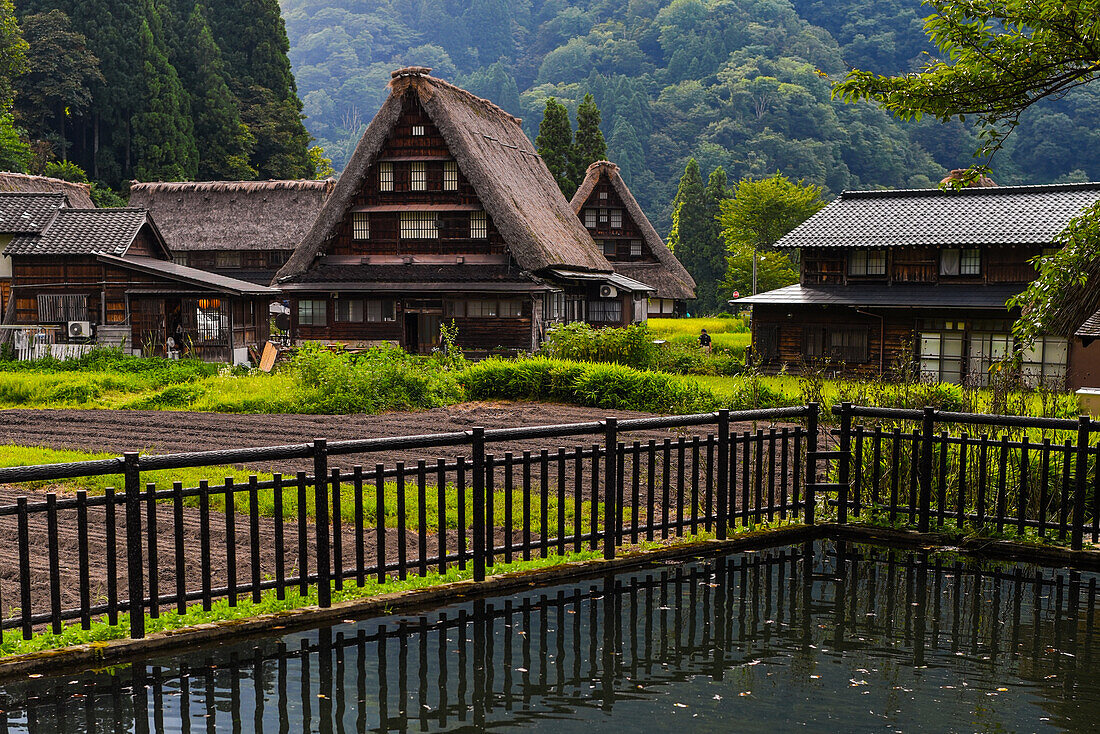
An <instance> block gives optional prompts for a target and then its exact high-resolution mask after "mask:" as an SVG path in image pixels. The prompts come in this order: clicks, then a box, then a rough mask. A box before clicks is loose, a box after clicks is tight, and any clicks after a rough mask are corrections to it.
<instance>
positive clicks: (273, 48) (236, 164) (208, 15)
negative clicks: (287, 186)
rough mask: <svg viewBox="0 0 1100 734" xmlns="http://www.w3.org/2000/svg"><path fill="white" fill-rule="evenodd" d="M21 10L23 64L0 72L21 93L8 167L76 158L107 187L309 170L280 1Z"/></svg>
mask: <svg viewBox="0 0 1100 734" xmlns="http://www.w3.org/2000/svg"><path fill="white" fill-rule="evenodd" d="M14 13H15V20H16V21H17V23H18V28H16V27H15V26H14V25H11V24H10V21H11V18H10V15H11V7H10V3H9V4H8V7H7V8H6V9H4V8H0V21H3V20H4V17H2V16H8V17H7V20H8V22H9V25H11V28H12V29H13V32H16V33H18V34H20V35H22V37H23V40H24V42H25V46H24V56H25V63H24V64H23V65H22V68H21V69H0V76H4V74H5V72H7V76H8V78H9V79H11V80H12V81H11V84H12V86H13V91H14V115H13V116H8V117H7V118H6V120H0V139H6V140H7V141H8V143H9V145H8V146H4V145H2V144H0V157H4V158H6V160H4V161H3V163H5V164H6V165H5V166H4V167H6V168H17V169H20V168H21V169H24V170H29V171H31V172H34V173H41V172H50V173H61V174H64V175H68V176H70V177H71V176H79V175H80V174H79V172H76V170H75V169H74V168H73V167H72V166H73V165H76V166H79V167H80V168H82V169H83V170H84V171H85V172H86V173H87V175H88V176H89V177H91V178H92V179H93V180H94V181H98V182H102V183H105V184H107V185H109V186H112V187H119V186H122V185H124V184H125V182H126V181H128V180H130V179H131V178H137V179H141V180H146V181H150V180H187V179H196V178H198V179H226V178H228V179H254V178H301V177H309V176H311V175H313V173H314V170H315V163H316V158H315V157H312V158H311V154H310V151H309V144H310V136H309V133H307V132H306V129H305V127H304V125H303V123H302V114H301V112H302V103H301V101H300V100H299V98H298V94H297V89H296V86H295V82H294V76H293V74H292V73H291V68H290V63H289V61H288V58H287V52H288V50H289V44H288V41H287V36H286V30H285V27H284V25H283V21H282V18H281V16H280V13H279V6H278V3H277V2H276V0H216V1H215V2H210V3H208V4H204V3H203V2H202V0H16V1H15V5H14ZM18 72H22V73H18ZM0 86H3V85H0ZM3 101H4V98H3V95H0V102H3ZM6 111H7V110H6V109H0V112H6ZM13 131H15V132H18V134H20V135H21V137H22V138H23V140H24V143H25V145H24V148H23V150H22V151H19V150H17V149H15V148H13V147H12V145H11V143H12V141H13V139H14V138H13V135H12V133H13ZM5 133H6V138H5ZM4 151H6V153H5V152H4Z"/></svg>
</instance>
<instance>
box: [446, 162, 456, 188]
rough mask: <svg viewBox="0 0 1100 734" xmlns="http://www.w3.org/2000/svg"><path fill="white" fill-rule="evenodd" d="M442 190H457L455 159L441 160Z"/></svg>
mask: <svg viewBox="0 0 1100 734" xmlns="http://www.w3.org/2000/svg"><path fill="white" fill-rule="evenodd" d="M443 190H444V191H458V163H457V162H456V161H444V162H443Z"/></svg>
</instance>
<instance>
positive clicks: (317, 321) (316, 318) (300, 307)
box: [296, 298, 328, 326]
mask: <svg viewBox="0 0 1100 734" xmlns="http://www.w3.org/2000/svg"><path fill="white" fill-rule="evenodd" d="M296 310H297V312H298V325H299V326H328V301H326V300H325V299H323V298H305V299H302V300H300V301H298V302H297V304H296ZM303 316H305V318H304V319H303Z"/></svg>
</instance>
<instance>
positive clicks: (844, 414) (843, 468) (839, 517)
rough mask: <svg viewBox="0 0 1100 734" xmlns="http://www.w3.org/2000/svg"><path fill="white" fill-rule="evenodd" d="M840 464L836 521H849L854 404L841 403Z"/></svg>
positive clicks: (842, 522) (841, 522)
mask: <svg viewBox="0 0 1100 734" xmlns="http://www.w3.org/2000/svg"><path fill="white" fill-rule="evenodd" d="M840 452H841V456H840V466H839V467H837V484H838V485H840V486H839V487H837V491H836V521H837V522H838V523H840V524H841V525H843V524H844V523H846V522H848V479H849V477H850V476H851V462H852V404H851V403H841V404H840Z"/></svg>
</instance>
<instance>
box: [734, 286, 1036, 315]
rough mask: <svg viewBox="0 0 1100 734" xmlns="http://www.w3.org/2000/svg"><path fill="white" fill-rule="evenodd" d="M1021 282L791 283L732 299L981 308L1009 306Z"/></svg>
mask: <svg viewBox="0 0 1100 734" xmlns="http://www.w3.org/2000/svg"><path fill="white" fill-rule="evenodd" d="M1023 288H1024V286H1021V285H1019V284H1017V285H937V284H929V285H920V284H904V285H877V286H860V287H846V286H831V287H830V286H803V285H790V286H787V287H785V288H777V289H775V290H772V291H767V292H766V293H758V294H756V295H755V296H747V297H745V298H738V299H735V300H732V301H730V303H731V304H734V305H741V304H749V305H760V306H772V305H774V306H854V307H857V308H860V307H867V308H907V309H939V308H977V309H992V310H1002V311H1003V310H1007V308H1008V307H1007V306H1006V305H1005V303H1006V302H1007V301H1008V299H1009V298H1012V297H1013V296H1015V295H1017V294H1019V293H1020V292H1021V291H1022V290H1023Z"/></svg>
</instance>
